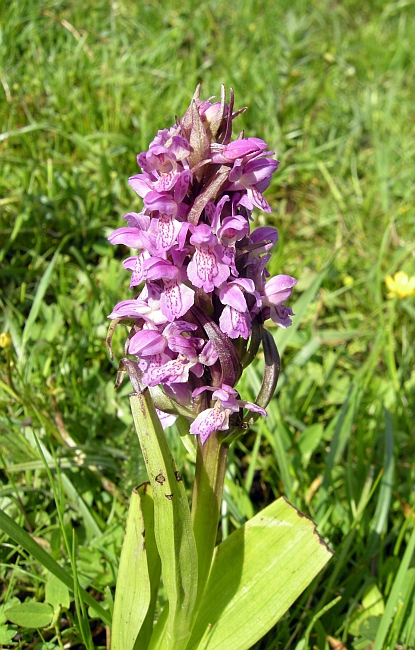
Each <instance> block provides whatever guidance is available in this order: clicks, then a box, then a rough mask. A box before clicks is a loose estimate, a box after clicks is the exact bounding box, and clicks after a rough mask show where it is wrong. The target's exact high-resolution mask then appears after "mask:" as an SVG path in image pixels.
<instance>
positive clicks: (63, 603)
mask: <svg viewBox="0 0 415 650" xmlns="http://www.w3.org/2000/svg"><path fill="white" fill-rule="evenodd" d="M45 601H46V602H47V603H50V604H51V605H52V607H53V609H54V610H57V609H60V608H61V607H64V608H65V609H69V607H70V605H71V599H70V597H69V589H68V587H67V586H66V585H65V584H64V583H63V582H62V580H59V578H58V577H56V576H54V575H53V574H52V575H51V576H50V578H49V580H48V581H47V583H46V587H45Z"/></svg>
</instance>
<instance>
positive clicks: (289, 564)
mask: <svg viewBox="0 0 415 650" xmlns="http://www.w3.org/2000/svg"><path fill="white" fill-rule="evenodd" d="M331 554H332V551H331V550H330V549H329V548H328V547H327V545H326V544H325V543H324V542H323V540H322V539H321V538H320V537H319V535H318V533H317V532H316V529H315V526H314V524H313V522H312V521H311V519H309V518H308V517H306V516H305V515H303V514H301V513H300V512H299V511H298V510H296V508H294V507H293V506H291V505H290V504H289V503H288V502H287V501H286V500H285V499H284V498H281V499H278V500H277V501H275V502H274V503H272V504H271V505H270V506H268V507H267V508H265V509H264V510H262V511H261V512H260V513H258V514H257V515H256V516H255V517H253V518H252V519H251V520H250V521H248V522H247V523H246V524H244V525H243V526H241V527H240V528H238V529H237V530H236V531H235V532H234V533H232V535H230V536H229V537H228V538H227V539H226V540H225V541H224V542H222V543H221V544H219V546H218V547H217V549H216V553H215V557H214V560H213V564H212V570H211V573H210V576H209V582H208V585H207V587H206V591H205V594H204V597H203V601H202V604H201V608H200V610H199V616H198V618H197V621H196V624H195V627H194V630H193V634H192V637H191V640H190V642H189V645H188V649H187V650H196V649H197V648H199V649H200V650H201V648H203V650H205V649H206V650H223V648H226V650H248V648H251V646H252V645H253V644H254V643H256V642H257V641H258V640H259V639H261V637H262V636H263V635H264V634H266V632H268V630H269V629H270V628H271V627H272V626H273V625H275V623H276V622H277V621H278V620H279V619H280V618H281V616H282V615H283V614H284V613H285V612H286V611H287V609H288V608H289V607H290V605H291V604H292V603H293V602H294V600H295V599H296V598H297V597H298V596H299V595H300V594H301V592H302V591H303V590H304V589H305V588H306V587H307V585H308V584H309V583H310V582H311V580H312V579H313V578H314V576H316V575H317V573H318V572H319V571H320V570H321V569H322V568H323V567H324V565H325V564H326V563H327V562H328V560H329V559H330V557H331ZM209 626H210V629H209ZM202 637H204V638H203V641H202Z"/></svg>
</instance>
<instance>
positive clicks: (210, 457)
mask: <svg viewBox="0 0 415 650" xmlns="http://www.w3.org/2000/svg"><path fill="white" fill-rule="evenodd" d="M227 457H228V446H227V445H226V444H225V443H224V442H222V441H221V436H220V433H218V432H215V433H213V434H212V435H211V436H210V437H209V438H208V440H207V441H206V442H205V444H204V445H202V444H201V443H200V442H199V444H198V448H197V457H196V473H195V481H194V486H193V500H192V524H193V532H194V536H195V541H196V549H197V555H198V595H197V604H196V607H195V613H197V610H198V606H199V605H200V601H201V598H202V596H203V592H204V590H205V587H206V583H207V580H208V577H209V571H210V567H211V563H212V557H213V551H214V549H215V545H216V537H217V533H218V524H219V518H220V513H221V505H222V493H223V484H224V481H225V471H226V459H227Z"/></svg>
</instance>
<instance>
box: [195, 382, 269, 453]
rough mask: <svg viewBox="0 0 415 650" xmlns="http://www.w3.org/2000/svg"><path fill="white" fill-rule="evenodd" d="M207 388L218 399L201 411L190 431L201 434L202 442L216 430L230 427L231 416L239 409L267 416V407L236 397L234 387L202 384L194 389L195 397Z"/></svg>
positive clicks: (213, 397) (236, 393) (214, 398)
mask: <svg viewBox="0 0 415 650" xmlns="http://www.w3.org/2000/svg"><path fill="white" fill-rule="evenodd" d="M205 390H213V394H212V399H213V400H216V402H215V405H214V407H213V408H209V409H206V410H204V411H202V412H201V413H199V415H198V416H197V418H196V419H195V420H194V422H192V424H191V425H190V433H194V434H196V435H199V436H200V439H201V441H202V443H204V442H205V441H206V440H207V439H208V438H209V436H210V435H212V433H213V432H214V431H224V430H226V429H228V428H229V416H230V415H231V414H232V413H237V412H238V411H239V409H241V408H246V409H248V410H249V411H254V412H256V413H260V414H261V415H264V416H265V417H266V416H267V412H266V411H265V409H263V408H261V407H260V406H257V405H256V404H252V402H244V401H243V400H241V399H236V397H237V395H238V392H237V391H236V390H235V389H234V388H232V386H227V385H226V384H222V386H221V388H219V389H217V390H214V389H213V388H212V387H211V386H201V387H200V388H197V389H196V390H195V391H193V397H196V396H197V395H199V394H200V393H201V392H203V391H205Z"/></svg>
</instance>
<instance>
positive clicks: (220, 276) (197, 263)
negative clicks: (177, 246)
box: [187, 224, 230, 293]
mask: <svg viewBox="0 0 415 650" xmlns="http://www.w3.org/2000/svg"><path fill="white" fill-rule="evenodd" d="M190 243H191V244H193V245H194V247H195V253H194V255H193V258H192V260H191V262H190V263H189V265H188V267H187V277H188V278H189V280H190V282H192V283H193V285H194V286H195V287H203V289H204V290H205V291H206V293H209V292H211V291H213V290H214V288H215V287H220V285H221V284H223V282H225V281H226V280H227V278H228V277H229V272H230V271H229V266H228V265H227V264H224V263H223V261H222V259H221V258H223V251H222V249H221V247H220V246H219V245H218V239H217V237H216V236H215V235H214V234H213V232H212V229H211V228H210V227H209V226H208V225H207V224H200V225H199V226H196V228H195V229H194V233H193V235H192V236H191V237H190Z"/></svg>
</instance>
